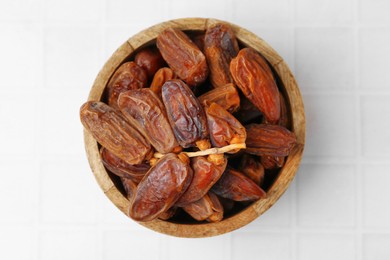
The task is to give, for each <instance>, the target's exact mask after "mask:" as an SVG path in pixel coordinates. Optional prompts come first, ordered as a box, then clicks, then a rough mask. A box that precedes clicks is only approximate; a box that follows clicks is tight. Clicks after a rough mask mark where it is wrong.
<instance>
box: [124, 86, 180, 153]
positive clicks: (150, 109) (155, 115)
mask: <svg viewBox="0 0 390 260" xmlns="http://www.w3.org/2000/svg"><path fill="white" fill-rule="evenodd" d="M118 106H119V109H120V110H121V112H122V114H123V115H124V116H125V117H126V118H127V120H128V121H129V122H131V123H132V124H133V125H134V126H137V129H138V130H139V131H140V132H141V133H142V134H143V135H144V136H145V137H146V139H147V140H148V141H149V142H150V143H151V144H152V146H153V147H154V148H155V149H156V150H157V151H158V152H160V153H169V152H172V150H173V149H175V148H176V147H177V146H178V143H177V141H176V138H175V136H174V134H173V131H172V128H171V126H170V124H169V122H168V118H167V115H166V112H165V108H164V105H163V104H162V102H161V101H160V99H159V98H158V97H157V95H156V94H155V93H154V92H153V91H152V90H151V89H149V88H144V89H136V90H129V91H126V92H123V93H121V94H120V95H119V99H118Z"/></svg>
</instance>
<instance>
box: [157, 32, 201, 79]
mask: <svg viewBox="0 0 390 260" xmlns="http://www.w3.org/2000/svg"><path fill="white" fill-rule="evenodd" d="M157 48H158V49H159V50H160V52H161V55H162V56H163V58H164V60H165V61H166V62H167V63H168V65H169V67H170V68H171V69H172V70H173V71H174V72H175V74H176V75H177V76H178V77H179V78H181V79H182V80H184V81H185V82H186V83H187V84H188V85H189V86H198V85H200V84H202V83H203V82H204V81H205V80H206V78H207V76H208V72H209V70H208V67H207V62H206V57H205V56H204V54H203V53H202V52H201V51H200V50H199V48H198V47H197V46H196V45H195V44H194V43H193V42H192V41H191V40H190V38H189V37H188V36H187V35H186V34H185V33H184V32H182V31H180V30H179V29H174V28H168V29H165V30H164V31H163V32H162V33H161V34H160V35H159V36H158V37H157Z"/></svg>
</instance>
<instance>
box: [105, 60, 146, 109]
mask: <svg viewBox="0 0 390 260" xmlns="http://www.w3.org/2000/svg"><path fill="white" fill-rule="evenodd" d="M147 84H148V75H147V74H146V71H145V70H144V69H143V68H141V67H140V66H138V65H137V64H136V63H135V62H133V61H130V62H126V63H124V64H122V65H121V66H120V67H119V68H118V69H117V70H116V71H115V73H114V75H113V76H112V78H111V79H110V81H109V82H108V84H107V88H106V92H107V99H108V104H109V105H110V106H112V107H113V108H118V104H117V101H118V97H119V94H120V93H122V92H125V91H127V90H130V89H139V88H145V87H146V86H147Z"/></svg>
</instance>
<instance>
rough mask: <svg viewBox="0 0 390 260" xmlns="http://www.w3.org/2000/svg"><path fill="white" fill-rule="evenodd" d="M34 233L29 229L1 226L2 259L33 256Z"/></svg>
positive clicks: (22, 258)
mask: <svg viewBox="0 0 390 260" xmlns="http://www.w3.org/2000/svg"><path fill="white" fill-rule="evenodd" d="M33 237H34V234H33V232H32V231H31V229H27V228H26V229H24V228H15V229H13V228H2V229H1V232H0V244H1V256H2V259H10V260H31V259H35V258H34V249H33Z"/></svg>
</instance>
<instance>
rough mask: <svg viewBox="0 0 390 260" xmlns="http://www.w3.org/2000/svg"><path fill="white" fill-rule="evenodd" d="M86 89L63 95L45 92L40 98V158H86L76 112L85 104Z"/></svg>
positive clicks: (78, 117) (81, 130) (80, 126)
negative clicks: (75, 156) (41, 154)
mask: <svg viewBox="0 0 390 260" xmlns="http://www.w3.org/2000/svg"><path fill="white" fill-rule="evenodd" d="M87 88H88V87H85V88H84V90H83V91H68V92H64V93H60V92H57V91H47V92H46V93H44V94H43V97H42V104H41V105H42V115H43V121H42V127H41V130H40V131H41V134H42V136H43V144H42V146H41V149H42V153H43V155H45V156H52V155H79V156H80V158H86V153H85V148H84V140H83V126H82V124H81V122H80V116H79V111H80V107H81V105H82V104H83V103H84V102H85V101H87V96H88V91H89V89H87Z"/></svg>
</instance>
